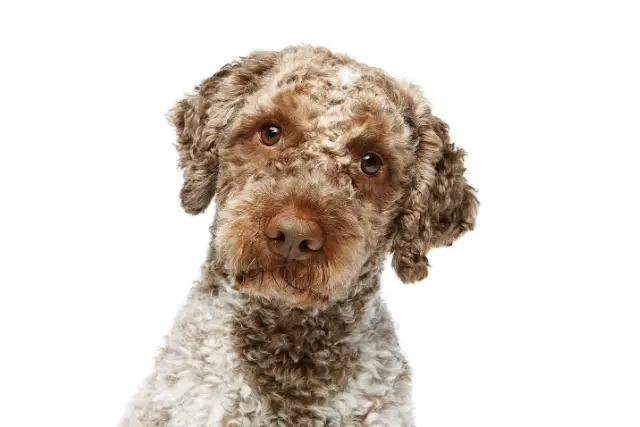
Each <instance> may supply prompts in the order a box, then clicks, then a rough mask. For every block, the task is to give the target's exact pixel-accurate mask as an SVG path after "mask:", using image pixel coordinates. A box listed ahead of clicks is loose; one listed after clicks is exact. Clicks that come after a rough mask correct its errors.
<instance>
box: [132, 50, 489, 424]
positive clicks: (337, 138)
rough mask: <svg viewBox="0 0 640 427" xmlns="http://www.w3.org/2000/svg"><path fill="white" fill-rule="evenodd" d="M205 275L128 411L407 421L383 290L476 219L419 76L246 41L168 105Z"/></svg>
mask: <svg viewBox="0 0 640 427" xmlns="http://www.w3.org/2000/svg"><path fill="white" fill-rule="evenodd" d="M169 118H170V121H171V123H172V124H173V125H174V126H175V128H176V132H177V149H178V152H179V154H180V166H181V168H182V169H183V171H184V186H183V188H182V191H181V193H180V197H181V200H182V206H183V207H184V209H185V210H186V211H187V212H189V213H191V214H198V213H200V212H203V211H204V210H205V209H206V208H207V206H208V205H209V204H210V203H211V201H212V199H213V198H214V195H215V198H216V202H217V205H216V207H217V208H216V211H215V218H214V219H213V226H212V228H211V231H212V237H211V245H210V250H209V255H208V257H207V259H206V261H205V263H204V265H203V268H202V277H201V278H200V280H199V281H198V282H196V284H195V285H194V286H193V288H192V290H191V292H190V294H189V296H188V299H187V302H186V304H185V305H184V307H183V308H182V309H181V311H180V313H179V314H178V316H177V319H176V321H175V325H174V327H173V329H172V330H171V332H170V333H169V335H168V337H167V340H166V344H165V346H164V347H163V348H162V349H161V351H160V354H159V355H158V357H157V360H156V363H155V368H154V371H153V373H152V375H151V376H150V377H149V378H147V379H146V381H144V383H143V385H142V386H141V388H140V389H139V391H138V392H137V394H136V395H135V397H134V398H133V399H132V401H131V403H130V405H129V407H128V409H127V411H126V414H125V417H124V419H123V421H122V423H121V426H122V427H160V426H162V427H164V426H167V427H169V426H176V427H178V426H181V427H182V426H184V427H200V426H202V427H205V426H206V427H220V426H291V427H303V426H314V427H327V426H335V427H338V426H385V427H388V426H399V427H409V426H414V419H413V413H412V412H413V411H412V397H411V376H410V370H409V366H408V363H407V361H406V360H405V358H404V356H403V354H402V352H401V350H400V348H399V345H398V341H397V338H396V334H395V331H394V326H393V322H392V319H391V317H390V315H389V313H388V310H387V308H386V306H385V304H384V302H383V301H382V300H381V297H380V292H379V288H380V272H381V269H382V265H383V260H384V258H385V256H386V255H387V254H392V257H393V258H392V265H393V268H394V269H395V271H396V273H397V274H398V276H399V278H400V279H401V280H402V281H403V282H415V281H419V280H421V279H424V278H425V277H426V276H427V266H428V263H427V258H426V254H427V252H428V251H429V250H430V249H431V248H433V247H438V246H443V245H450V244H451V243H452V242H453V241H454V240H456V238H458V237H459V236H460V235H461V234H463V233H464V232H466V231H468V230H471V229H473V226H474V222H475V215H476V211H477V207H478V201H477V199H476V197H475V191H474V189H473V188H472V187H471V186H469V184H467V182H466V179H465V177H464V171H465V169H464V163H463V161H464V152H463V151H462V150H461V149H459V148H456V147H455V146H454V145H453V144H452V143H451V142H450V140H449V136H448V127H447V125H446V124H445V123H444V122H442V121H441V120H440V119H439V118H437V117H435V116H434V115H432V113H431V109H430V107H429V105H428V103H427V101H426V100H425V98H424V96H423V95H422V93H421V91H420V90H419V88H418V87H416V86H414V85H412V84H409V83H404V82H401V81H398V80H395V79H394V78H392V77H390V76H388V75H387V74H385V73H384V72H383V71H382V70H380V69H377V68H373V67H369V66H366V65H363V64H360V63H358V62H356V61H354V60H353V59H351V58H350V57H348V56H345V55H339V54H334V53H332V52H330V51H329V50H327V49H324V48H314V47H309V46H296V47H290V48H287V49H284V50H282V51H279V52H254V53H252V54H250V55H249V56H247V57H243V58H240V59H239V60H237V61H235V62H232V63H230V64H228V65H225V66H224V67H222V69H221V70H220V71H218V72H217V73H215V74H214V75H213V76H211V77H209V78H208V79H206V80H204V81H203V82H202V84H200V85H199V86H197V87H196V88H195V91H194V93H193V94H189V95H187V96H186V97H185V98H184V99H183V100H181V101H179V102H178V103H177V104H176V105H175V107H174V108H173V109H172V110H171V111H170V113H169Z"/></svg>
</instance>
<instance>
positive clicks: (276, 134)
mask: <svg viewBox="0 0 640 427" xmlns="http://www.w3.org/2000/svg"><path fill="white" fill-rule="evenodd" d="M260 139H261V140H262V143H263V144H264V145H269V146H271V145H276V144H277V143H278V142H280V141H281V140H282V130H281V129H280V127H279V126H276V125H266V126H265V127H263V128H262V129H261V130H260Z"/></svg>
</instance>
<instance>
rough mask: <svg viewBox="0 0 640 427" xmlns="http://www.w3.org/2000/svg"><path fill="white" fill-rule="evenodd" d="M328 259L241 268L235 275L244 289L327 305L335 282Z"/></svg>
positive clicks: (235, 279) (234, 281) (294, 300)
mask: <svg viewBox="0 0 640 427" xmlns="http://www.w3.org/2000/svg"><path fill="white" fill-rule="evenodd" d="M330 270H331V268H330V267H329V266H328V265H327V264H326V262H319V263H318V262H306V263H305V262H297V261H289V262H285V263H280V264H278V265H275V266H270V267H268V268H265V267H260V266H258V265H256V266H252V267H246V268H240V269H239V270H238V271H237V272H236V273H235V274H233V275H230V276H231V277H233V284H234V287H235V288H236V289H238V290H240V291H245V292H251V293H256V294H260V295H263V296H269V297H278V298H280V299H285V300H287V301H289V302H291V303H293V304H294V305H307V304H320V305H323V304H326V303H327V302H328V300H329V294H330V293H331V289H332V287H333V285H332V284H331V283H330V281H329V277H330V276H329V271H330Z"/></svg>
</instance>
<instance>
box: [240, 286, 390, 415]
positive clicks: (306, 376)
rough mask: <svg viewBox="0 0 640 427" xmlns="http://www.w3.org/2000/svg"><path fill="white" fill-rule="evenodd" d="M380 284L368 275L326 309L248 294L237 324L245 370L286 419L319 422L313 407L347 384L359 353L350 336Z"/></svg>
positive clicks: (267, 403)
mask: <svg viewBox="0 0 640 427" xmlns="http://www.w3.org/2000/svg"><path fill="white" fill-rule="evenodd" d="M377 290H378V284H377V282H376V281H369V282H368V284H367V286H365V287H362V288H360V289H359V292H358V293H357V294H355V295H351V297H350V298H349V299H348V300H343V301H340V302H338V303H336V304H334V305H332V306H331V307H330V308H328V309H327V310H323V311H318V310H317V309H314V308H292V307H290V306H288V305H286V304H282V303H281V302H278V301H269V300H266V299H263V298H260V297H255V296H252V295H247V296H245V297H244V298H245V303H244V304H242V306H243V307H244V308H240V309H237V310H236V311H235V313H234V324H233V329H234V330H235V331H236V332H235V335H234V341H235V345H236V348H237V351H238V354H239V355H241V366H242V372H243V376H244V378H245V380H247V381H248V383H249V385H250V386H251V388H252V389H253V390H255V391H256V392H257V394H258V395H259V396H261V397H262V398H263V402H262V403H263V404H264V405H265V406H266V407H267V408H269V409H270V410H271V411H272V412H273V413H274V414H287V419H286V420H282V422H283V425H290V426H300V425H310V426H311V425H315V424H312V421H314V420H316V419H317V418H316V416H315V415H314V414H313V412H311V411H310V410H309V408H310V407H311V406H312V405H325V404H327V403H328V401H329V399H330V398H331V397H332V396H334V395H335V394H336V393H339V392H341V391H343V390H344V389H345V388H346V386H347V383H348V380H349V378H351V377H353V375H354V374H355V370H356V369H357V367H358V361H359V357H360V354H359V351H358V348H357V346H354V343H353V342H351V341H350V340H349V339H348V338H349V336H350V335H351V334H352V332H353V330H354V328H356V327H357V326H358V325H359V324H360V322H361V321H362V319H363V316H364V313H365V307H366V305H367V303H368V302H369V301H370V300H371V298H372V297H373V296H374V295H375V293H376V292H377ZM307 423H308V424H307ZM273 425H275V424H273Z"/></svg>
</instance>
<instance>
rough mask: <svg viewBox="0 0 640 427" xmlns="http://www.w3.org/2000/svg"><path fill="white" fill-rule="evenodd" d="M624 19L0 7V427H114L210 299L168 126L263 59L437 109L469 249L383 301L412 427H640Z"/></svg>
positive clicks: (632, 70) (460, 248) (629, 79)
mask: <svg viewBox="0 0 640 427" xmlns="http://www.w3.org/2000/svg"><path fill="white" fill-rule="evenodd" d="M633 3H634V2H632V1H629V2H626V4H623V3H622V2H611V1H607V2H604V1H603V2H589V1H581V2H566V1H565V2H563V1H559V2H544V1H532V2H513V1H510V2H507V1H505V2H484V1H483V2H480V1H476V2H468V3H460V2H455V1H440V2H437V3H432V2H420V3H419V2H415V4H411V3H408V2H402V1H398V0H396V1H392V2H382V3H378V4H374V2H363V3H357V2H348V1H346V0H343V1H339V2H332V1H324V0H323V1H315V2H302V1H299V2H291V3H289V4H284V3H279V2H276V1H262V2H257V3H254V4H251V3H249V2H246V1H224V2H214V1H211V2H207V3H191V2H180V3H178V2H175V3H173V4H172V5H168V4H166V3H163V2H145V3H142V2H133V1H132V2H88V1H85V2H78V3H77V4H71V3H68V2H64V3H60V2H39V3H36V2H14V3H13V4H11V3H9V2H3V4H2V6H1V7H0V36H1V37H0V44H1V57H0V62H1V63H2V65H1V66H0V76H1V78H0V90H1V93H0V123H1V126H0V143H1V146H0V188H1V193H0V194H1V196H2V197H1V199H0V200H1V201H0V203H1V205H2V208H1V210H0V218H1V220H0V251H1V254H0V263H1V266H0V285H1V287H0V346H1V349H0V369H2V375H1V379H0V402H1V403H0V406H1V407H2V411H1V421H0V424H2V425H6V426H58V425H59V426H65V427H75V426H78V427H80V426H82V427H87V426H93V427H96V426H114V425H115V424H116V423H117V421H118V419H119V417H120V415H121V414H122V411H123V408H124V406H125V403H126V402H127V400H128V399H129V396H130V395H131V393H132V392H133V391H134V390H135V388H136V387H137V385H138V384H139V382H140V380H141V379H142V378H143V376H144V375H145V374H146V373H147V372H148V371H149V369H150V368H151V364H152V357H153V356H154V354H155V351H156V349H157V348H158V346H159V345H160V344H161V342H162V337H163V335H164V333H165V332H166V331H167V330H168V329H169V328H170V326H171V324H172V320H173V316H174V314H175V312H176V310H177V309H178V307H179V306H180V304H181V303H182V301H183V299H184V297H185V295H186V292H187V290H188V288H189V286H190V284H191V282H192V280H194V279H196V278H197V274H198V269H199V265H200V263H201V262H202V261H203V260H204V255H205V250H206V246H207V243H208V238H209V234H208V230H207V229H208V226H209V225H210V221H211V219H212V212H211V209H210V210H209V211H208V212H207V213H205V214H204V215H201V216H199V217H191V216H189V215H187V214H185V213H183V212H182V211H181V209H180V207H179V201H178V198H177V194H178V191H179V186H180V184H181V182H180V173H179V172H178V170H177V167H176V166H177V155H176V153H175V151H174V148H173V145H172V144H173V130H172V128H171V127H170V126H169V125H168V123H167V122H166V120H165V118H164V114H165V112H166V111H167V110H168V109H169V108H170V107H171V106H172V105H173V103H174V102H175V101H176V100H178V99H179V98H180V97H181V96H182V94H183V93H184V92H186V91H189V90H191V89H192V87H193V86H194V85H195V84H197V83H199V82H200V81H201V80H202V79H203V78H205V77H207V76H209V75H211V74H212V73H214V72H215V71H216V70H217V69H218V68H219V67H221V66H222V65H223V64H225V63H227V62H229V61H231V60H233V59H234V58H236V57H238V56H240V55H245V54H247V53H249V52H250V51H251V50H252V49H254V48H261V49H279V48H282V47H285V46H286V45H289V44H296V43H310V44H317V45H324V46H327V47H329V48H331V49H333V50H335V51H339V52H345V53H348V54H350V55H353V56H355V57H356V59H358V60H360V61H362V62H365V63H369V64H371V65H375V66H378V67H381V68H384V69H385V70H387V71H388V72H389V73H391V74H392V75H395V76H397V77H402V78H406V79H409V80H411V81H414V82H416V83H418V84H420V85H422V86H423V88H424V90H425V93H426V94H427V96H428V97H429V98H430V100H431V101H432V103H433V105H434V111H435V113H436V114H437V115H438V116H440V117H442V118H443V119H444V120H445V121H447V122H448V123H449V124H450V125H451V129H452V136H453V139H454V141H455V142H456V143H457V144H459V145H460V146H462V147H464V148H465V149H466V150H467V151H468V153H469V155H468V158H467V165H468V173H469V181H470V182H471V184H473V185H474V186H476V187H478V188H479V190H480V193H479V198H480V201H481V203H482V206H481V210H480V215H479V218H478V226H477V230H476V231H474V232H473V233H471V234H469V235H467V236H465V237H464V238H463V239H461V240H460V241H458V242H457V243H456V244H454V245H453V247H451V248H446V249H438V250H435V251H433V252H432V253H431V254H430V261H431V264H432V265H433V268H432V269H431V276H430V277H429V278H428V279H427V280H425V281H424V282H423V283H420V284H417V285H415V286H405V285H401V284H400V283H399V282H398V280H397V279H396V278H395V277H394V275H393V273H392V272H391V271H390V270H389V269H387V271H386V273H385V274H384V285H383V286H384V289H383V291H384V294H385V295H386V297H387V299H388V301H389V305H390V307H391V310H392V313H393V315H394V317H395V319H396V320H397V321H398V324H399V334H400V337H401V340H402V344H403V347H404V350H405V352H406V354H407V356H408V357H409V359H410V360H411V363H412V366H413V369H414V382H415V397H414V399H415V403H416V417H417V425H418V426H465V427H468V426H491V427H498V426H505V427H513V426H562V427H564V426H581V427H582V426H616V427H623V426H635V427H637V426H639V425H640V310H639V308H640V289H639V286H640V280H639V275H638V272H637V264H638V255H640V251H639V250H638V245H639V244H640V240H639V238H640V236H639V233H638V216H639V211H638V207H637V206H638V204H637V198H638V194H639V191H638V185H639V184H640V180H639V179H638V176H639V174H638V155H639V154H640V150H639V148H638V147H639V144H640V137H639V135H640V132H639V131H638V116H639V113H640V108H639V107H638V99H639V95H640V90H639V83H638V80H639V76H640V69H639V67H638V58H639V56H638V40H640V34H639V32H638V16H639V15H638V11H637V10H633V8H632V4H633Z"/></svg>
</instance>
